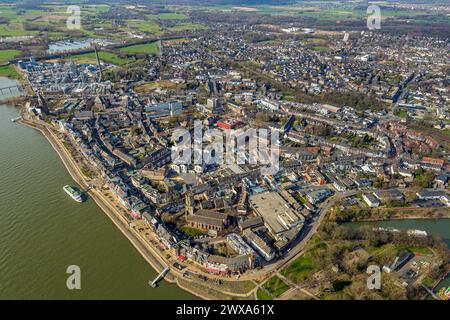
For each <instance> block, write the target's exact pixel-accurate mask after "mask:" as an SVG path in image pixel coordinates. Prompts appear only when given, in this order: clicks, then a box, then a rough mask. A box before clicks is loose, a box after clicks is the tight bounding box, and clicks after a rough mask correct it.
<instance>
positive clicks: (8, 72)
mask: <svg viewBox="0 0 450 320" xmlns="http://www.w3.org/2000/svg"><path fill="white" fill-rule="evenodd" d="M0 76H1V77H10V78H19V74H18V73H17V71H16V69H14V66H12V65H8V66H2V67H0Z"/></svg>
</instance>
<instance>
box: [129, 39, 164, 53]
mask: <svg viewBox="0 0 450 320" xmlns="http://www.w3.org/2000/svg"><path fill="white" fill-rule="evenodd" d="M159 50H160V43H159V41H155V42H152V43H146V44H136V45H134V46H129V47H123V48H121V49H120V51H123V52H128V53H146V54H157V53H158V52H159Z"/></svg>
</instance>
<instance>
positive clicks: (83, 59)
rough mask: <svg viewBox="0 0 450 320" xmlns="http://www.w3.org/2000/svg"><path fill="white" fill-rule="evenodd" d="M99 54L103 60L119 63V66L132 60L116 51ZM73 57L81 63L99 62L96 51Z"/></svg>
mask: <svg viewBox="0 0 450 320" xmlns="http://www.w3.org/2000/svg"><path fill="white" fill-rule="evenodd" d="M98 55H99V57H100V59H101V60H103V61H105V62H108V63H112V64H115V65H118V66H121V65H124V64H127V63H129V62H130V60H127V59H123V58H121V57H119V55H117V54H115V53H111V52H99V54H98ZM71 58H72V59H73V60H75V61H77V62H79V63H96V62H97V60H96V57H95V53H94V52H91V53H83V54H77V55H73V56H72V57H71Z"/></svg>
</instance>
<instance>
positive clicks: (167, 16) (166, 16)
mask: <svg viewBox="0 0 450 320" xmlns="http://www.w3.org/2000/svg"><path fill="white" fill-rule="evenodd" d="M146 17H147V18H149V19H150V20H187V19H189V17H188V16H187V15H185V14H184V13H158V14H148V15H146Z"/></svg>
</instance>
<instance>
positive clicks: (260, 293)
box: [256, 289, 272, 300]
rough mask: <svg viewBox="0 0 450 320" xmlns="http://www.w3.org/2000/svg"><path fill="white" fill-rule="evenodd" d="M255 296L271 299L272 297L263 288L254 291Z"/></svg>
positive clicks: (259, 298) (261, 298)
mask: <svg viewBox="0 0 450 320" xmlns="http://www.w3.org/2000/svg"><path fill="white" fill-rule="evenodd" d="M256 297H257V298H258V300H272V297H271V296H270V295H269V294H268V293H267V292H266V290H264V289H258V290H257V291H256Z"/></svg>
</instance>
